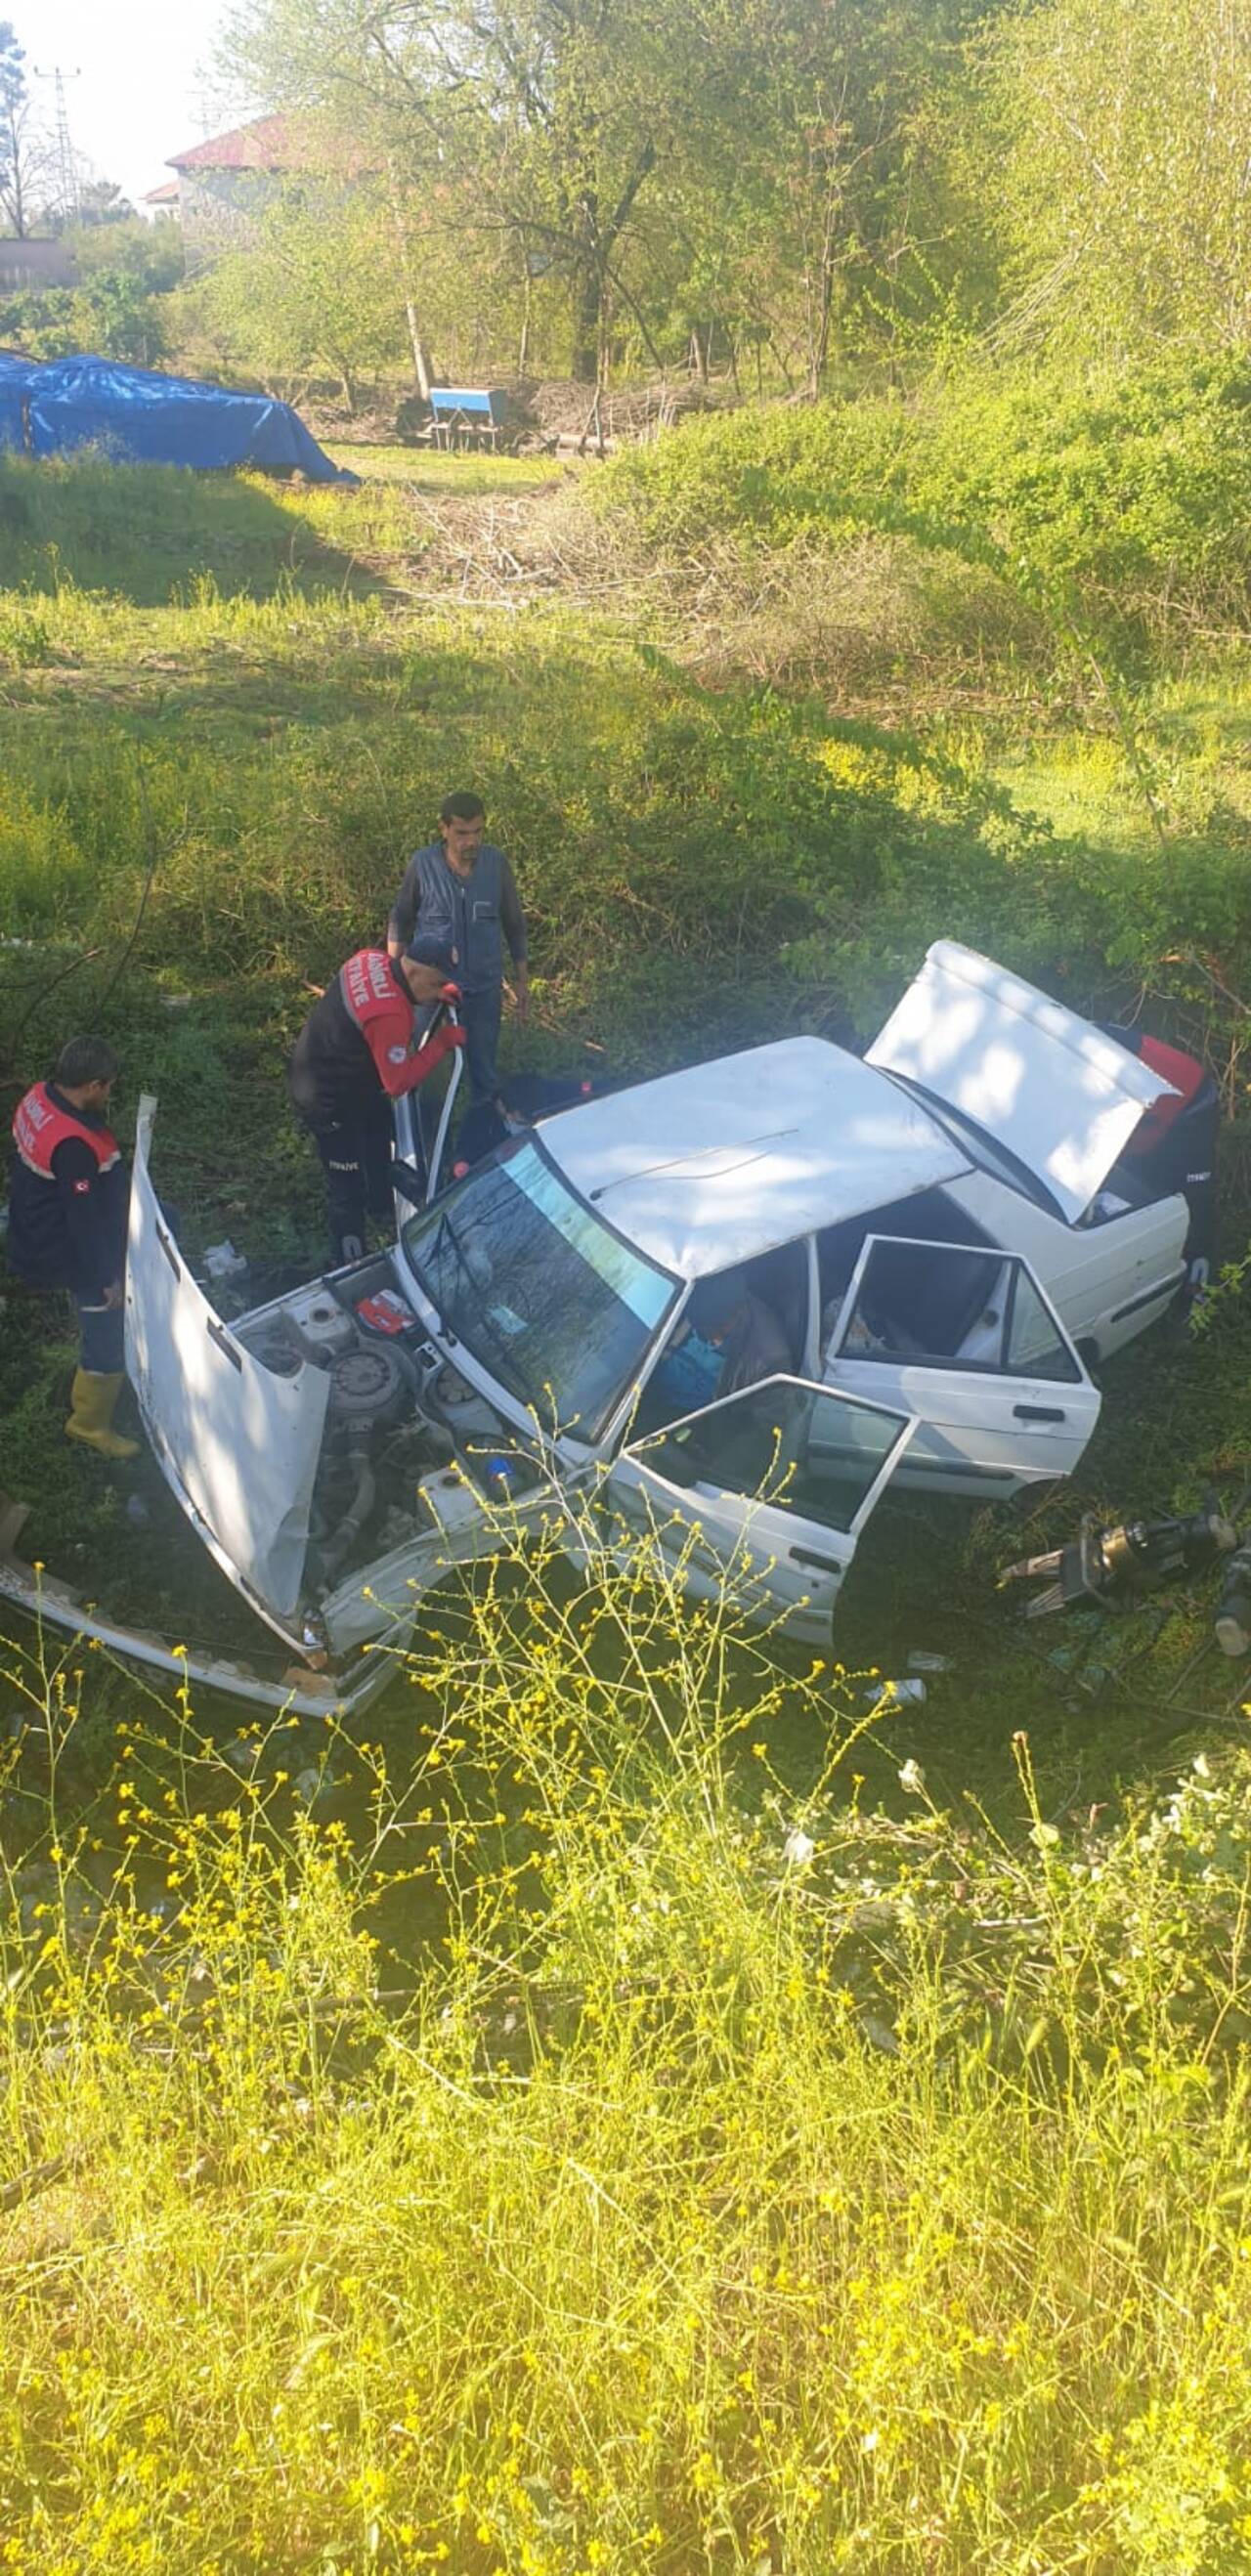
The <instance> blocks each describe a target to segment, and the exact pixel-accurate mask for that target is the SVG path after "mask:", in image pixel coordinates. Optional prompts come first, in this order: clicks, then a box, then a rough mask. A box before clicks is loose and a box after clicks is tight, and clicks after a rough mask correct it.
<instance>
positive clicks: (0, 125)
mask: <svg viewBox="0 0 1251 2576" xmlns="http://www.w3.org/2000/svg"><path fill="white" fill-rule="evenodd" d="M48 171H49V155H48V148H47V143H46V140H45V138H44V137H43V135H42V134H41V133H40V130H39V126H38V121H37V119H36V116H35V112H34V108H33V105H32V102H31V97H30V92H29V90H28V88H27V85H26V56H25V54H24V53H23V50H22V47H21V46H20V45H19V43H18V41H17V38H16V36H15V34H14V32H13V28H12V26H11V24H10V22H9V20H8V19H7V18H0V213H2V214H3V216H4V219H5V221H6V223H7V224H8V225H9V228H10V230H11V231H12V232H13V233H14V234H16V237H17V239H18V240H19V241H24V240H25V239H26V236H27V234H28V233H29V231H30V228H31V225H32V223H34V222H35V220H36V219H37V217H38V216H39V214H40V213H41V212H42V193H43V189H44V186H45V183H46V181H47V178H48Z"/></svg>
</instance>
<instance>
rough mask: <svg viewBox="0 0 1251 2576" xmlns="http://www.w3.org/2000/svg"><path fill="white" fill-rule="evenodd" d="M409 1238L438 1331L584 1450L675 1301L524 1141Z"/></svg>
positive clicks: (425, 1218) (649, 1266) (662, 1275)
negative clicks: (460, 1344)
mask: <svg viewBox="0 0 1251 2576" xmlns="http://www.w3.org/2000/svg"><path fill="white" fill-rule="evenodd" d="M401 1242H402V1244H403V1247H404V1251H405V1253H406V1255H407V1258H408V1260H409V1261H410V1262H411V1264H412V1267H413V1270H414V1271H415V1273H416V1276H417V1278H418V1280H419V1281H420V1283H421V1286H422V1288H423V1289H424V1290H425V1293H426V1295H427V1297H428V1298H429V1299H430V1301H431V1304H432V1305H433V1306H434V1307H435V1308H436V1309H437V1311H438V1314H439V1317H440V1320H441V1322H442V1324H443V1326H444V1329H445V1330H446V1331H447V1332H449V1333H454V1334H455V1335H456V1336H457V1338H458V1340H460V1341H462V1342H464V1344H465V1345H466V1348H467V1349H469V1350H470V1351H472V1352H473V1354H474V1357H475V1359H477V1360H478V1361H480V1363H481V1365H482V1367H483V1368H484V1369H486V1370H487V1371H488V1373H489V1375H491V1376H492V1377H494V1378H496V1379H498V1381H499V1382H500V1384H501V1385H502V1386H505V1387H507V1388H508V1389H509V1391H510V1392H511V1393H512V1394H513V1395H514V1396H516V1397H518V1398H519V1400H520V1401H521V1402H522V1403H523V1404H525V1405H528V1406H530V1407H531V1409H532V1410H533V1411H534V1412H535V1413H536V1414H537V1416H538V1418H539V1421H540V1423H541V1424H542V1426H543V1428H544V1429H545V1430H547V1431H551V1432H555V1431H558V1430H559V1431H568V1432H572V1433H573V1434H574V1435H575V1436H576V1437H577V1438H579V1439H583V1440H592V1439H594V1438H595V1437H596V1436H597V1434H598V1431H599V1429H600V1427H601V1425H602V1423H603V1422H604V1420H605V1418H606V1416H607V1415H608V1413H609V1412H610V1410H611V1408H612V1406H613V1405H614V1404H615V1403H616V1402H617V1401H618V1400H619V1398H620V1397H621V1396H622V1395H623V1394H624V1393H625V1391H626V1389H627V1388H628V1386H629V1384H630V1382H631V1380H632V1378H633V1377H634V1376H635V1375H636V1373H637V1371H638V1368H639V1366H640V1364H641V1362H642V1359H643V1356H644V1353H645V1352H646V1351H647V1350H648V1348H649V1346H650V1344H651V1342H652V1340H653V1339H654V1337H655V1334H656V1332H657V1330H658V1329H659V1327H660V1325H661V1323H662V1321H663V1320H664V1318H665V1316H666V1315H667V1314H668V1313H669V1311H670V1309H671V1308H672V1306H673V1304H674V1301H675V1299H676V1297H677V1294H678V1282H677V1280H676V1279H673V1278H671V1277H670V1275H669V1273H668V1272H667V1271H664V1270H661V1269H659V1268H658V1267H657V1265H656V1263H655V1262H652V1261H649V1260H647V1259H646V1257H645V1256H644V1254H642V1253H641V1252H639V1251H637V1250H636V1249H635V1247H634V1245H633V1244H630V1243H627V1242H626V1241H625V1238H624V1237H623V1236H622V1235H619V1234H617V1233H616V1232H615V1231H614V1229H613V1228H612V1227H611V1226H610V1225H607V1224H605V1222H604V1220H603V1218H602V1217H599V1216H596V1214H595V1212H594V1210H593V1209H591V1208H589V1207H587V1205H586V1203H585V1201H584V1200H582V1199H580V1198H579V1197H578V1196H577V1194H576V1192H575V1191H573V1190H571V1189H570V1187H569V1185H568V1183H567V1182H566V1181H565V1180H564V1179H563V1178H562V1176H561V1174H560V1173H559V1172H557V1171H556V1170H555V1168H554V1166H553V1165H552V1164H551V1163H549V1162H548V1161H547V1159H546V1157H545V1156H544V1154H543V1153H542V1152H541V1150H540V1148H539V1147H538V1145H537V1144H535V1143H533V1142H532V1141H530V1140H526V1141H525V1142H519V1143H517V1144H515V1145H511V1146H508V1147H505V1148H504V1149H503V1151H502V1152H501V1154H500V1156H499V1157H498V1158H497V1159H495V1160H494V1161H492V1162H489V1163H485V1164H480V1165H479V1166H478V1168H477V1170H476V1171H473V1172H471V1173H470V1174H469V1176H468V1178H467V1179H466V1180H464V1181H462V1182H460V1184H459V1185H458V1187H457V1188H455V1189H453V1190H449V1191H448V1192H447V1194H446V1196H445V1197H444V1198H441V1199H437V1200H436V1201H435V1202H434V1204H433V1206H432V1207H429V1208H425V1209H423V1211H422V1213H421V1215H420V1216H416V1217H412V1218H410V1220H409V1222H408V1223H407V1225H405V1226H404V1228H403V1230H402V1234H401Z"/></svg>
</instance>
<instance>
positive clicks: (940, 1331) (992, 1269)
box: [839, 1241, 1081, 1380]
mask: <svg viewBox="0 0 1251 2576" xmlns="http://www.w3.org/2000/svg"><path fill="white" fill-rule="evenodd" d="M839 1352H840V1356H843V1357H846V1358H847V1359H857V1358H859V1359H883V1360H898V1361H905V1362H906V1363H907V1365H908V1367H909V1368H958V1369H962V1370H963V1369H984V1370H986V1371H988V1372H991V1371H993V1372H995V1373H996V1374H1006V1375H1008V1376H1011V1377H1055V1378H1066V1379H1069V1380H1072V1379H1075V1378H1078V1377H1080V1374H1081V1372H1080V1370H1079V1369H1078V1367H1077V1364H1076V1362H1075V1360H1074V1359H1073V1356H1072V1353H1071V1352H1070V1351H1069V1349H1068V1348H1067V1345H1066V1344H1065V1343H1064V1342H1063V1341H1062V1340H1061V1338H1060V1336H1059V1335H1058V1333H1057V1331H1056V1327H1055V1324H1054V1322H1053V1320H1052V1318H1051V1316H1050V1315H1049V1313H1048V1311H1047V1308H1046V1306H1045V1305H1044V1303H1043V1301H1042V1299H1041V1297H1040V1296H1039V1294H1038V1292H1037V1290H1036V1289H1035V1287H1034V1286H1033V1283H1032V1281H1031V1280H1030V1279H1029V1278H1028V1277H1027V1276H1026V1274H1025V1271H1024V1270H1023V1268H1022V1266H1021V1263H1020V1262H1019V1261H1018V1260H1016V1259H1015V1258H1013V1257H1012V1256H1010V1255H1008V1254H1005V1253H1001V1252H990V1251H987V1252H979V1251H975V1250H974V1249H973V1247H972V1246H971V1245H967V1244H943V1243H902V1242H889V1241H888V1242H881V1243H875V1244H874V1245H873V1246H872V1249H871V1250H870V1253H869V1256H868V1259H867V1261H866V1263H865V1267H864V1270H863V1272H862V1273H861V1279H860V1285H859V1288H858V1289H857V1291H856V1298H855V1303H854V1305H853V1307H852V1310H851V1314H850V1316H849V1317H848V1319H847V1321H846V1323H845V1324H844V1326H843V1327H842V1330H841V1334H840V1339H839Z"/></svg>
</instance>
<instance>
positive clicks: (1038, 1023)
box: [867, 939, 1172, 1223]
mask: <svg viewBox="0 0 1251 2576" xmlns="http://www.w3.org/2000/svg"><path fill="white" fill-rule="evenodd" d="M867 1061H868V1062H869V1063H870V1064H876V1065H881V1066H883V1067H885V1068H886V1069H887V1070H888V1071H889V1072H891V1073H898V1074H903V1075H904V1076H905V1077H906V1078H907V1079H908V1080H909V1081H910V1082H916V1083H919V1084H920V1085H921V1086H922V1088H923V1090H925V1091H927V1092H928V1093H929V1094H930V1095H931V1097H932V1098H933V1099H935V1100H941V1101H945V1102H946V1103H947V1104H948V1106H949V1107H950V1108H952V1109H957V1110H963V1112H964V1115H965V1116H966V1118H972V1119H974V1120H975V1121H976V1123H977V1125H978V1126H979V1127H984V1128H985V1130H986V1133H987V1135H988V1136H990V1137H993V1138H994V1139H996V1140H997V1142H998V1143H1000V1144H1001V1145H1005V1146H1006V1147H1007V1149H1008V1152H1009V1153H1011V1154H1015V1156H1016V1158H1017V1160H1018V1162H1021V1163H1023V1164H1024V1165H1025V1168H1026V1170H1027V1171H1029V1172H1032V1173H1033V1175H1034V1177H1035V1179H1036V1180H1039V1181H1041V1182H1042V1183H1043V1184H1044V1186H1045V1187H1046V1188H1047V1189H1049V1190H1050V1191H1051V1193H1052V1196H1053V1197H1054V1198H1055V1199H1056V1201H1057V1202H1058V1204H1059V1206H1060V1207H1061V1208H1062V1209H1063V1211H1064V1213H1065V1215H1066V1216H1067V1217H1068V1219H1069V1221H1070V1223H1073V1222H1074V1221H1075V1220H1076V1219H1077V1218H1078V1217H1079V1216H1082V1215H1084V1213H1085V1211H1086V1209H1087V1208H1088V1207H1089V1205H1090V1202H1091V1200H1092V1199H1093V1197H1094V1196H1095V1193H1096V1191H1097V1190H1098V1189H1099V1188H1100V1187H1101V1185H1102V1183H1103V1182H1104V1181H1105V1180H1106V1178H1107V1176H1108V1173H1109V1172H1110V1171H1111V1168H1112V1165H1113V1164H1114V1162H1115V1161H1116V1158H1117V1156H1118V1154H1120V1153H1121V1152H1122V1151H1123V1150H1124V1147H1125V1146H1126V1145H1127V1144H1128V1142H1129V1139H1130V1137H1131V1136H1132V1134H1133V1132H1134V1129H1135V1127H1136V1126H1137V1124H1138V1121H1139V1119H1140V1118H1141V1117H1142V1114H1143V1111H1144V1110H1145V1109H1149V1108H1150V1106H1151V1103H1152V1101H1153V1100H1158V1099H1159V1097H1160V1095H1161V1093H1162V1092H1166V1091H1171V1090H1172V1084H1171V1083H1168V1082H1165V1081H1163V1080H1162V1078H1161V1076H1160V1075H1159V1074H1158V1073H1152V1071H1151V1070H1150V1067H1149V1066H1147V1065H1145V1064H1142V1063H1140V1061H1139V1059H1138V1057H1137V1056H1135V1055H1131V1054H1130V1052H1129V1050H1128V1048H1127V1047H1123V1046H1118V1044H1117V1042H1116V1039H1115V1038H1109V1037H1105V1036H1104V1035H1103V1033H1102V1031H1101V1030H1099V1029H1096V1028H1092V1026H1091V1024H1090V1022H1089V1020H1082V1019H1079V1018H1078V1016H1077V1014H1076V1012H1075V1011H1066V1010H1065V1009H1064V1007H1063V1004H1062V1003H1060V1002H1053V1001H1050V1000H1049V999H1048V997H1047V995H1046V994H1045V993H1039V992H1036V991H1035V989H1034V987H1033V985H1032V984H1025V983H1023V982H1022V981H1021V978H1020V976H1019V975H1011V974H1009V973H1008V971H1007V970H1006V968H1005V967H1002V966H995V965H992V963H991V960H990V959H989V958H988V957H979V956H978V954H977V951H976V950H975V949H972V948H961V947H959V946H958V945H957V944H956V942H955V941H954V940H950V939H940V940H937V941H936V942H935V944H934V946H933V947H932V948H931V949H930V951H929V953H928V955H927V957H926V960H925V964H924V966H923V967H922V969H921V972H920V974H919V975H918V976H917V978H916V981H915V983H913V984H910V985H909V987H908V990H907V992H906V993H905V994H904V997H903V1000H902V1001H901V1002H900V1003H899V1004H898V1005H897V1007H896V1009H895V1010H894V1011H892V1013H891V1016H890V1018H889V1019H888V1021H887V1023H886V1026H885V1028H884V1029H883V1030H882V1032H881V1034H880V1036H878V1037H876V1038H875V1039H874V1041H873V1044H872V1046H871V1047H869V1048H868V1050H867Z"/></svg>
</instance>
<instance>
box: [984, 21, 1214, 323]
mask: <svg viewBox="0 0 1251 2576" xmlns="http://www.w3.org/2000/svg"><path fill="white" fill-rule="evenodd" d="M984 100H985V113H984V125H983V148H984V155H985V160H986V162H987V163H988V164H989V163H990V162H991V161H992V160H993V165H994V167H995V168H996V170H997V172H998V174H999V178H1000V205H1001V209H1002V214H1001V227H1002V238H1003V242H1004V247H1005V253H1006V265H1007V275H1008V279H1009V283H1010V284H1011V285H1012V286H1013V287H1014V288H1015V290H1016V296H1017V305H1016V316H1015V319H1016V322H1017V324H1018V327H1019V329H1020V331H1021V332H1022V333H1023V334H1026V335H1029V334H1032V335H1033V336H1035V337H1040V338H1045V337H1047V336H1057V337H1059V336H1062V337H1063V339H1064V342H1065V345H1066V346H1068V347H1070V348H1071V347H1073V346H1075V345H1085V346H1086V347H1088V348H1091V349H1095V350H1106V351H1109V352H1111V353H1114V354H1115V353H1119V352H1121V351H1124V350H1127V349H1140V348H1142V347H1144V346H1149V345H1150V344H1151V343H1152V342H1158V341H1160V340H1165V339H1167V340H1177V341H1181V342H1183V343H1184V342H1192V343H1194V344H1195V345H1197V346H1200V347H1204V346H1206V347H1211V345H1212V344H1213V342H1216V343H1218V344H1223V345H1225V346H1226V347H1235V348H1245V347H1246V346H1247V345H1248V344H1249V343H1251V156H1249V155H1248V150H1247V136H1248V133H1249V132H1251V0H1051V5H1050V6H1048V7H1043V8H1032V9H1028V10H1024V11H1022V12H1020V13H1019V14H1014V15H1013V16H1012V17H1010V18H1007V19H1005V20H1004V21H1003V22H1002V23H1001V24H1000V26H999V27H998V28H997V29H996V30H995V32H994V34H993V36H992V38H991V40H990V43H989V46H988V49H987V54H986V75H985V92H984Z"/></svg>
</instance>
